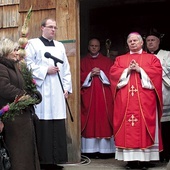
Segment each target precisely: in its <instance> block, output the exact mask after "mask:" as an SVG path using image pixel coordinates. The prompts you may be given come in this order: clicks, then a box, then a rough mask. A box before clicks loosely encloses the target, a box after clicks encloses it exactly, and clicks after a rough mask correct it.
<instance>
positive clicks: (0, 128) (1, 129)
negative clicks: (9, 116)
mask: <svg viewBox="0 0 170 170" xmlns="http://www.w3.org/2000/svg"><path fill="white" fill-rule="evenodd" d="M3 128H4V124H3V122H2V121H1V120H0V133H1V132H2V131H3Z"/></svg>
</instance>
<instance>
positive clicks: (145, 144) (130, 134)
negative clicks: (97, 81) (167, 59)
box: [110, 52, 162, 150]
mask: <svg viewBox="0 0 170 170" xmlns="http://www.w3.org/2000/svg"><path fill="white" fill-rule="evenodd" d="M132 59H134V60H136V62H137V63H138V64H139V66H140V67H141V68H142V69H143V70H144V71H145V72H146V74H147V75H148V77H149V78H150V81H151V84H152V85H153V86H154V87H155V88H154V89H146V88H143V87H142V84H141V75H140V74H139V73H137V72H136V71H132V72H131V74H130V79H129V81H128V84H127V85H125V86H124V87H122V88H120V89H117V84H118V83H119V80H120V77H121V75H122V72H123V71H124V69H126V68H128V66H129V63H130V61H131V60H132ZM110 79H111V87H112V93H113V98H114V113H113V115H114V116H113V128H114V139H115V145H116V146H117V147H119V148H129V149H145V148H149V147H150V146H152V145H153V144H154V141H155V130H156V114H157V112H158V125H159V149H160V150H162V138H161V131H160V118H161V115H162V67H161V64H160V61H159V59H157V57H155V56H154V55H152V54H147V53H146V52H143V53H142V54H129V53H128V54H126V55H122V56H119V57H117V58H116V61H115V63H114V65H113V66H112V67H111V69H110ZM156 110H157V112H156Z"/></svg>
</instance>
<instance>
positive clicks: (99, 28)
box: [80, 0, 170, 56]
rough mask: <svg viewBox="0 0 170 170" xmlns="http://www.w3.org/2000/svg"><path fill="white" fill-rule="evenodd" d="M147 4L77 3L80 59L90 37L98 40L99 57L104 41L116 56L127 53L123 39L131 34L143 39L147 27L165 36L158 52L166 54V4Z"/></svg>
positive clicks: (169, 38)
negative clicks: (100, 45)
mask: <svg viewBox="0 0 170 170" xmlns="http://www.w3.org/2000/svg"><path fill="white" fill-rule="evenodd" d="M90 1H91V2H90ZM95 1H96V2H95ZM114 1H115V3H113V2H114ZM148 1H149V2H148ZM148 1H147V0H145V1H144V0H143V1H141V2H140V0H138V1H135V0H134V1H128V0H127V1H126V0H124V1H123V0H119V1H116V0H110V1H109V0H82V1H80V24H81V25H80V28H81V29H80V30H81V31H80V35H81V37H80V40H81V48H80V49H81V56H83V55H85V54H86V52H87V44H88V40H89V39H90V38H92V37H97V38H99V39H100V40H101V44H102V51H103V53H105V51H106V50H105V41H106V39H110V40H111V42H112V44H111V49H113V50H115V51H117V52H118V54H123V53H125V52H126V51H127V47H126V38H127V35H128V34H129V33H130V32H134V31H135V32H139V33H140V34H142V36H144V35H145V34H146V32H147V30H148V29H149V28H150V27H155V28H157V29H158V31H159V32H161V33H163V34H165V36H164V38H163V41H162V48H163V49H165V50H170V26H169V22H170V17H169V14H168V13H169V6H170V2H167V1H165V0H159V1H158V0H157V1H152V0H148ZM95 3H96V5H95Z"/></svg>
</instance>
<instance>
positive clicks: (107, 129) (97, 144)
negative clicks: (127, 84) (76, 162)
mask: <svg viewBox="0 0 170 170" xmlns="http://www.w3.org/2000/svg"><path fill="white" fill-rule="evenodd" d="M88 49H89V53H88V54H87V55H86V56H85V57H83V58H82V59H81V65H80V69H81V136H82V147H81V149H82V153H99V154H100V155H101V154H113V153H114V152H115V147H114V140H113V125H112V124H113V122H112V114H113V98H112V94H111V88H110V80H109V78H108V77H109V70H110V67H111V66H112V65H113V61H112V60H111V59H110V58H108V57H106V56H104V55H102V54H101V53H100V52H99V50H100V42H99V40H98V39H91V40H90V41H89V46H88Z"/></svg>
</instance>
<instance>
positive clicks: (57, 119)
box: [26, 18, 72, 170]
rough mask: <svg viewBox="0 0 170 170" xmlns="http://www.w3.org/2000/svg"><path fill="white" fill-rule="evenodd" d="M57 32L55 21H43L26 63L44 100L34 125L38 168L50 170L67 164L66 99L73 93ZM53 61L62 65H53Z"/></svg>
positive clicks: (37, 108) (27, 48) (31, 43)
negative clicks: (40, 32)
mask: <svg viewBox="0 0 170 170" xmlns="http://www.w3.org/2000/svg"><path fill="white" fill-rule="evenodd" d="M56 29H57V25H56V21H55V20H53V19H51V18H46V19H44V20H43V21H42V23H41V30H42V36H41V37H39V38H34V39H31V40H29V42H28V44H27V46H26V52H27V57H26V62H27V65H28V66H29V67H30V68H31V69H32V71H33V75H34V79H35V80H36V85H37V89H38V90H39V91H40V92H41V94H42V98H43V99H42V103H41V104H39V105H37V107H36V108H35V110H36V114H37V116H38V117H39V119H40V121H39V123H38V124H36V129H37V143H38V144H37V145H38V152H39V158H40V163H41V167H42V168H43V169H50V170H52V169H62V168H63V167H62V166H58V165H57V164H59V163H65V162H67V161H68V156H67V142H66V129H65V119H66V103H65V99H66V98H67V97H68V94H69V93H71V92H72V83H71V73H70V65H69V62H68V59H67V56H66V52H65V48H64V45H63V44H62V43H61V42H59V41H56V40H54V36H55V33H56ZM47 53H48V56H46V55H45V54H47ZM46 57H47V58H46ZM55 57H56V58H57V59H59V60H58V61H61V60H62V61H63V63H61V62H58V63H56V61H57V60H54V59H55ZM60 80H61V81H60ZM62 87H63V88H62Z"/></svg>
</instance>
